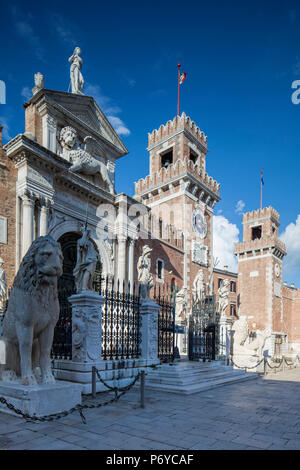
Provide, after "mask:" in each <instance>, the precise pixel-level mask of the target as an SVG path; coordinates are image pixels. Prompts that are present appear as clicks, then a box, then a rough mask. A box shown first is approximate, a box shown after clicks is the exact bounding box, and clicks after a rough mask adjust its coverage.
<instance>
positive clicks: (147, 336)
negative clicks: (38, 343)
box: [140, 299, 161, 365]
mask: <svg viewBox="0 0 300 470" xmlns="http://www.w3.org/2000/svg"><path fill="white" fill-rule="evenodd" d="M160 309H161V307H160V305H158V304H157V303H155V302H153V300H151V299H147V300H146V302H144V303H143V304H142V305H141V308H140V312H141V315H142V330H141V331H142V345H141V350H142V356H141V358H142V359H143V360H144V361H146V365H154V364H159V363H160V360H159V358H158V314H159V311H160Z"/></svg>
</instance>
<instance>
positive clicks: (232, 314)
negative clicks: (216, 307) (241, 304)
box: [230, 304, 236, 317]
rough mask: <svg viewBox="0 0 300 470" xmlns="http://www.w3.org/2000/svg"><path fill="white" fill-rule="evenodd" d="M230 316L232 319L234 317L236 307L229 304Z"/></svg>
mask: <svg viewBox="0 0 300 470" xmlns="http://www.w3.org/2000/svg"><path fill="white" fill-rule="evenodd" d="M230 315H231V316H232V317H233V316H235V315H236V305H235V304H230Z"/></svg>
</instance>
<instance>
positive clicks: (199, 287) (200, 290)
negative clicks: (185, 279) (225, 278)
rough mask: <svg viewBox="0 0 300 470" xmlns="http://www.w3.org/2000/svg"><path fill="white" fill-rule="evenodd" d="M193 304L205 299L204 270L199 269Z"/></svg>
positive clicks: (193, 291) (194, 283) (195, 281)
mask: <svg viewBox="0 0 300 470" xmlns="http://www.w3.org/2000/svg"><path fill="white" fill-rule="evenodd" d="M192 295H193V304H197V303H199V302H201V301H202V300H203V299H204V298H205V284H204V275H203V269H199V271H198V273H197V274H196V276H195V279H194V282H193V289H192Z"/></svg>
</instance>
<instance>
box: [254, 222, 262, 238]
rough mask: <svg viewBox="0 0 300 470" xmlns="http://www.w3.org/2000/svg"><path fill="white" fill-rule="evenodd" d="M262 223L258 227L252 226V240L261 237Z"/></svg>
mask: <svg viewBox="0 0 300 470" xmlns="http://www.w3.org/2000/svg"><path fill="white" fill-rule="evenodd" d="M261 231H262V230H261V225H259V226H258V227H253V228H252V240H258V239H260V238H261Z"/></svg>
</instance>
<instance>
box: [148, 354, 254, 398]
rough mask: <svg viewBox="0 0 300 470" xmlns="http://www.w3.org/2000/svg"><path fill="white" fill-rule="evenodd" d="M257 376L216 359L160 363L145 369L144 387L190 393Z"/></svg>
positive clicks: (184, 393)
mask: <svg viewBox="0 0 300 470" xmlns="http://www.w3.org/2000/svg"><path fill="white" fill-rule="evenodd" d="M257 377H258V374H255V373H246V372H245V371H244V370H234V369H233V368H232V367H231V366H224V365H221V364H220V363H218V362H217V361H214V362H211V363H190V362H185V363H181V364H180V363H177V364H176V365H169V364H162V365H160V366H159V367H158V368H157V369H156V370H153V371H151V372H148V371H147V376H146V380H145V386H146V389H147V388H148V389H152V390H160V391H165V392H169V393H178V394H182V395H190V394H192V393H197V392H201V391H204V390H210V389H212V388H215V387H220V386H222V385H228V384H231V383H236V382H241V381H245V380H253V379H256V378H257Z"/></svg>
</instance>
